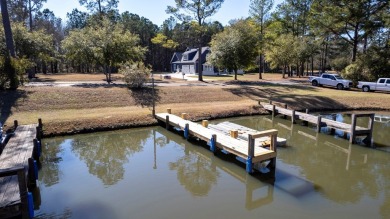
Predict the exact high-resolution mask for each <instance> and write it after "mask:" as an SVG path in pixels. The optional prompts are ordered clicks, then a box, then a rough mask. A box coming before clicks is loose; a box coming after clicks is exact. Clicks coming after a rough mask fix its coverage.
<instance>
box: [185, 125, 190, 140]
mask: <svg viewBox="0 0 390 219" xmlns="http://www.w3.org/2000/svg"><path fill="white" fill-rule="evenodd" d="M189 134H190V127H189V124H188V123H186V124H185V126H184V138H185V139H187V140H188V137H189Z"/></svg>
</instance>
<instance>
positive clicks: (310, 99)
mask: <svg viewBox="0 0 390 219" xmlns="http://www.w3.org/2000/svg"><path fill="white" fill-rule="evenodd" d="M289 88H290V87H289ZM224 90H226V91H229V92H231V93H232V94H234V95H237V96H239V97H246V98H249V99H252V100H256V101H258V100H260V99H263V98H266V99H270V100H272V101H276V102H280V103H285V104H287V105H288V106H290V108H293V109H296V110H304V109H311V110H340V109H346V108H347V107H346V106H345V105H344V104H342V103H340V102H338V101H335V100H333V99H331V98H328V97H322V96H312V95H310V96H309V95H296V94H288V93H281V92H280V90H278V89H274V88H268V89H260V88H256V87H240V88H225V89H224Z"/></svg>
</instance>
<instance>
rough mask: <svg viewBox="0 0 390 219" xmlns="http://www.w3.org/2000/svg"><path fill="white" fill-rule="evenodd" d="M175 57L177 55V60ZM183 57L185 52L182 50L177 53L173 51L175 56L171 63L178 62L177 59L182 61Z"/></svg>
mask: <svg viewBox="0 0 390 219" xmlns="http://www.w3.org/2000/svg"><path fill="white" fill-rule="evenodd" d="M175 57H176V60H175V61H174V59H175ZM182 57H183V53H182V52H175V53H173V56H172V58H171V63H173V62H176V61H181V58H182Z"/></svg>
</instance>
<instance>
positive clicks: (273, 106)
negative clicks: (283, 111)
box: [272, 105, 276, 117]
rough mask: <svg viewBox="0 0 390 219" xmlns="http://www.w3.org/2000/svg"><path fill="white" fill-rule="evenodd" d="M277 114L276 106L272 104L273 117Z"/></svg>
mask: <svg viewBox="0 0 390 219" xmlns="http://www.w3.org/2000/svg"><path fill="white" fill-rule="evenodd" d="M275 116H276V106H275V105H272V117H275Z"/></svg>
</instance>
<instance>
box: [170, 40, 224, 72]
mask: <svg viewBox="0 0 390 219" xmlns="http://www.w3.org/2000/svg"><path fill="white" fill-rule="evenodd" d="M209 52H210V48H209V47H202V53H201V54H202V73H203V75H217V74H218V73H219V72H218V69H216V68H214V66H213V65H209V64H206V57H207V54H208V53H209ZM198 59H199V54H198V48H187V50H186V51H185V52H183V53H181V52H175V53H174V54H173V56H172V59H171V72H182V73H184V74H197V73H198Z"/></svg>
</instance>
